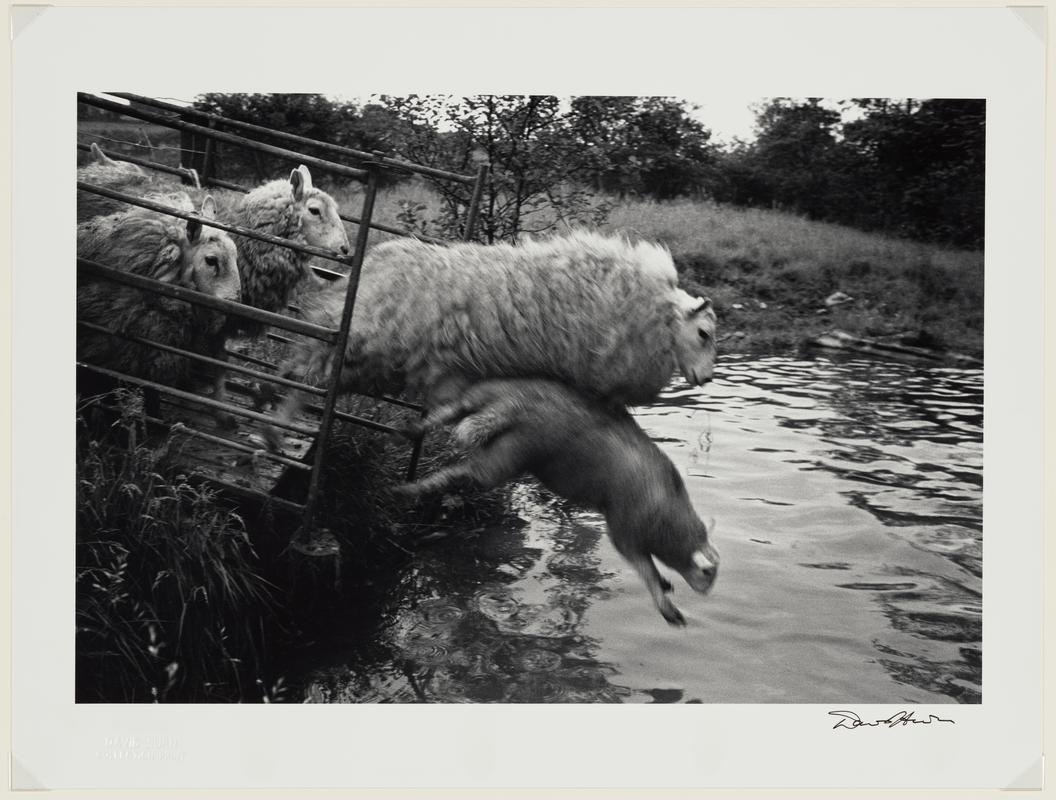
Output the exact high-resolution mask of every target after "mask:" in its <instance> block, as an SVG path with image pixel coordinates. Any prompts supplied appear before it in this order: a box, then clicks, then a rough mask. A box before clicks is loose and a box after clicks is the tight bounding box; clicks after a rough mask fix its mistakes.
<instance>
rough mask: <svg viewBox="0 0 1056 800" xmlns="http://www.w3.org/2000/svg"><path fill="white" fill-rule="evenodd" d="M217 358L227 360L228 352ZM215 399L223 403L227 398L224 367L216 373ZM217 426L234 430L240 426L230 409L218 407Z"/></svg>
mask: <svg viewBox="0 0 1056 800" xmlns="http://www.w3.org/2000/svg"><path fill="white" fill-rule="evenodd" d="M217 358H219V359H220V360H221V361H227V354H226V352H221V353H219V354H218V355H217ZM213 399H214V400H216V401H218V402H221V403H223V402H226V400H227V370H226V369H224V368H223V367H217V368H216V375H215V377H214V378H213ZM216 427H218V428H222V429H225V430H229V431H233V430H235V429H236V428H238V418H237V417H236V416H235V415H234V414H232V413H230V412H229V411H223V410H221V409H219V408H218V409H217V410H216Z"/></svg>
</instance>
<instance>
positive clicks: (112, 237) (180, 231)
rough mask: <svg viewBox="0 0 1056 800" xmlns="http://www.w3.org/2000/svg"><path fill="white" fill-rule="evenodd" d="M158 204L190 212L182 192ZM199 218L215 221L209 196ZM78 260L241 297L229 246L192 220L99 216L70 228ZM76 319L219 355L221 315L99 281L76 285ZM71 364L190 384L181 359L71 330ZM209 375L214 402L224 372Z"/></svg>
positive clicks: (145, 214) (190, 367)
mask: <svg viewBox="0 0 1056 800" xmlns="http://www.w3.org/2000/svg"><path fill="white" fill-rule="evenodd" d="M159 202H165V203H166V204H167V205H172V206H174V207H176V208H179V209H181V210H185V211H186V210H193V205H192V202H191V199H190V197H188V196H187V195H182V196H180V195H168V196H165V197H164V198H161V199H159ZM201 216H202V217H205V218H207V219H209V218H213V217H214V216H215V206H214V202H213V199H212V198H211V197H208V196H207V197H206V198H205V200H204V201H203V203H202V209H201ZM77 255H78V257H80V258H84V259H87V260H90V261H95V262H97V263H100V264H102V265H103V266H108V267H111V268H113V269H118V270H122V271H125V272H131V273H135V274H138V275H143V276H146V277H149V278H153V279H155V280H158V281H162V282H164V283H170V284H173V285H175V286H182V287H185V288H188V289H193V290H195V291H198V292H202V293H204V294H209V295H212V296H213V297H218V298H221V299H224V300H234V301H237V300H239V297H240V279H239V273H238V266H237V263H236V250H235V244H234V242H233V241H232V240H231V237H230V236H228V235H227V234H226V233H223V232H222V231H219V230H216V229H214V228H210V227H208V226H206V225H202V224H201V223H200V222H198V221H190V222H185V221H184V220H182V219H177V218H174V217H169V216H166V215H163V214H160V213H156V212H153V211H148V210H146V209H140V208H135V209H130V210H128V211H124V212H121V213H118V214H113V215H110V216H106V217H99V218H97V219H94V220H91V221H89V222H86V223H83V224H81V225H79V226H78V227H77ZM77 318H78V320H85V321H89V322H94V323H96V324H98V325H103V326H105V327H107V328H110V329H111V330H116V331H119V332H122V333H125V334H129V335H132V336H137V337H142V338H145V339H150V340H152V341H155V342H159V343H161V344H165V345H169V346H172V347H178V348H180V349H183V350H190V351H192V352H195V353H199V354H202V355H207V356H212V357H214V358H222V354H223V350H224V339H225V335H224V333H223V329H224V324H225V321H226V315H225V314H224V313H223V312H220V311H214V310H211V309H207V308H203V307H201V306H198V305H193V304H188V303H186V302H183V301H180V300H176V299H173V298H168V297H164V296H162V295H158V294H154V293H152V292H147V291H143V290H140V289H135V288H132V287H130V286H125V285H123V284H118V283H114V282H111V281H106V280H103V279H91V280H84V281H81V282H80V284H79V285H78V287H77ZM77 360H78V361H83V362H86V363H89V364H94V365H96V366H101V367H106V368H109V369H113V370H117V371H120V372H124V373H128V374H131V375H133V376H136V377H139V378H143V379H145V380H150V381H155V382H161V383H166V384H169V385H173V386H176V387H180V388H189V387H191V386H193V385H194V384H195V383H196V381H195V378H194V373H195V372H196V365H194V364H192V362H191V361H190V360H189V359H187V358H185V357H183V356H180V355H176V354H173V353H167V352H164V351H160V350H157V349H155V348H152V347H148V346H146V345H141V344H137V343H134V342H129V341H127V340H124V339H121V338H120V337H113V336H108V335H103V334H99V333H95V332H92V331H87V330H85V329H81V330H79V331H78V335H77ZM199 369H200V368H199ZM219 372H221V373H222V371H219ZM215 377H216V381H215V390H214V397H216V398H217V399H219V398H220V397H222V396H223V375H222V374H217V375H216V376H215ZM219 420H220V418H219V417H218V421H219ZM223 421H224V422H226V420H223Z"/></svg>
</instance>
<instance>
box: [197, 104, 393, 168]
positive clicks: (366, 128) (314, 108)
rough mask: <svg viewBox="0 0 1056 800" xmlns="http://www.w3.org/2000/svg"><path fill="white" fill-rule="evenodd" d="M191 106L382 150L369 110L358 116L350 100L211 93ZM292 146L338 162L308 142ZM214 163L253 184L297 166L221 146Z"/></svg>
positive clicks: (378, 125) (382, 137) (380, 129)
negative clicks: (248, 179) (249, 180)
mask: <svg viewBox="0 0 1056 800" xmlns="http://www.w3.org/2000/svg"><path fill="white" fill-rule="evenodd" d="M194 107H195V108H197V109H199V110H202V111H208V112H210V113H213V114H219V115H221V116H224V117H227V118H228V119H234V120H240V121H243V122H251V123H253V124H254V125H262V126H264V127H266V128H273V129H275V130H276V131H282V132H284V133H294V134H297V135H298V136H304V137H307V138H309V139H315V140H318V141H321V142H328V143H330V144H337V145H342V146H344V147H350V148H352V149H354V150H363V151H367V152H372V151H374V150H378V149H384V147H385V143H386V135H387V134H388V131H387V130H386V128H385V125H384V124H383V123H382V121H381V120H380V119H379V118H378V115H377V113H376V111H375V110H372V112H371V116H370V118H369V119H364V117H363V116H361V114H360V111H359V108H358V107H357V106H356V105H355V104H354V103H347V102H338V101H334V100H331V99H329V98H327V97H325V96H324V95H321V94H220V93H211V94H203V95H201V96H199V97H198V98H197V99H196V100H195V103H194ZM251 138H254V139H258V140H259V141H263V142H265V143H267V144H274V145H277V146H279V147H286V148H289V147H290V145H289V143H288V142H285V141H283V140H281V139H272V138H269V137H268V136H267V135H261V134H253V135H252V136H251ZM292 149H295V150H297V151H304V152H308V153H310V154H311V155H316V156H319V157H320V158H324V159H327V160H337V161H342V159H341V158H340V157H338V158H335V156H334V154H333V152H331V151H328V150H326V149H325V148H321V149H315V150H313V148H312V147H311V146H309V145H297V146H296V147H294V148H292ZM217 162H218V164H219V166H220V167H221V169H222V170H223V171H224V173H225V175H228V176H231V177H236V178H240V179H246V178H250V176H251V178H252V179H253V180H255V181H257V182H260V181H264V180H267V179H268V178H274V177H278V176H279V175H281V174H282V173H283V172H285V171H287V170H290V169H293V168H294V167H296V166H297V164H296V163H294V162H293V161H290V160H289V159H283V158H280V157H278V156H272V155H268V154H264V153H260V152H257V151H252V150H248V149H244V148H236V147H230V146H226V145H225V146H224V155H223V158H218V159H217ZM313 177H315V176H313ZM318 180H320V181H323V182H325V180H326V177H325V176H318Z"/></svg>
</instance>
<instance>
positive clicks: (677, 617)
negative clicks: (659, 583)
mask: <svg viewBox="0 0 1056 800" xmlns="http://www.w3.org/2000/svg"><path fill="white" fill-rule="evenodd" d="M660 613H661V614H662V615H663V617H664V619H666V620H667V621H668V623H670V624H671V625H676V626H678V627H679V628H684V627H685V625H686V618H685V617H683V616H682V612H681V611H679V610H678V609H677V608H675V606H674V605H673V604H672V603H664V604H663V605H662V606H660Z"/></svg>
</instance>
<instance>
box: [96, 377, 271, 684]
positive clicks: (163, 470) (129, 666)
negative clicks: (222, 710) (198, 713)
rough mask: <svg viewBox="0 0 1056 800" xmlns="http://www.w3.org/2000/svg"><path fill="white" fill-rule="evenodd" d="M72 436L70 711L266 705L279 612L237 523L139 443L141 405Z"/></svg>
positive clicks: (125, 395) (133, 400) (128, 397)
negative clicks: (73, 703)
mask: <svg viewBox="0 0 1056 800" xmlns="http://www.w3.org/2000/svg"><path fill="white" fill-rule="evenodd" d="M115 397H116V401H117V404H118V405H119V407H120V408H121V409H122V413H121V416H120V417H119V418H118V419H117V420H116V421H115V422H113V423H112V425H111V426H110V427H109V430H105V431H103V432H102V434H101V435H100V432H99V430H98V427H97V425H92V424H90V423H89V421H88V419H86V417H84V416H82V417H80V418H79V420H78V422H79V425H78V437H77V459H78V460H77V464H78V468H77V537H76V541H77V558H76V563H77V576H76V586H77V591H76V596H77V634H76V636H77V646H76V653H77V677H76V684H77V700H78V701H79V702H95V701H104V702H150V701H154V702H161V701H170V702H204V701H221V700H227V701H229V700H240V701H242V700H264V699H267V700H272V699H276V695H277V694H281V681H277V680H275V678H274V676H270V675H268V673H267V664H266V657H267V648H268V638H269V630H271V628H272V625H273V622H272V620H274V619H275V618H276V616H277V610H278V606H277V603H276V602H275V597H274V594H273V589H272V587H271V586H270V585H269V584H268V583H267V581H265V579H264V578H262V577H261V576H260V574H259V569H260V565H259V563H258V559H257V556H256V553H255V552H254V550H253V547H252V545H251V543H250V540H249V536H248V534H247V532H246V528H245V525H244V523H243V521H242V519H241V517H240V516H239V515H238V514H237V513H236V512H235V511H234V510H233V509H232V508H231V507H230V506H227V505H224V504H223V503H221V502H220V501H219V499H218V498H217V496H216V495H215V494H214V493H213V492H211V491H209V490H207V489H204V488H201V487H200V486H197V485H195V484H194V483H193V482H192V481H191V479H190V476H188V475H186V474H183V473H182V472H179V471H178V470H177V469H176V468H175V467H174V466H173V464H172V463H171V459H170V456H171V454H172V451H173V449H174V448H176V447H178V440H177V439H176V438H173V437H170V438H168V439H167V440H166V441H165V442H164V443H163V444H162V445H161V446H153V445H151V446H148V445H146V444H144V443H143V442H142V437H143V429H142V427H141V425H140V422H139V409H140V400H139V399H138V398H137V397H136V396H135V395H133V394H131V393H129V392H127V391H125V390H118V392H117V393H116V395H115Z"/></svg>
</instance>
